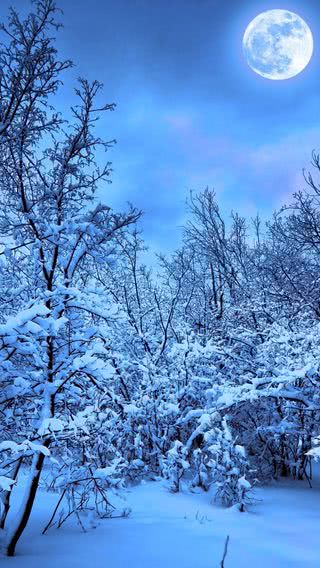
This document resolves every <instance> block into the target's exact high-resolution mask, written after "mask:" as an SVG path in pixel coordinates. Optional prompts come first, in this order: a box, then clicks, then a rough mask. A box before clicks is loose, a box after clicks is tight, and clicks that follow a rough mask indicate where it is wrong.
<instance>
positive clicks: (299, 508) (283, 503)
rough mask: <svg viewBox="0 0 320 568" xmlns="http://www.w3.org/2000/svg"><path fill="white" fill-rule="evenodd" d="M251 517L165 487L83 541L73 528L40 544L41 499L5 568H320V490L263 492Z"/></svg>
mask: <svg viewBox="0 0 320 568" xmlns="http://www.w3.org/2000/svg"><path fill="white" fill-rule="evenodd" d="M256 496H257V497H258V498H259V499H262V500H261V501H259V502H256V503H255V504H254V506H253V507H252V508H251V511H250V512H249V513H242V514H241V513H239V512H238V511H235V510H225V509H221V508H219V507H217V506H215V505H212V504H211V503H210V496H209V495H208V494H203V493H202V494H187V493H183V494H171V493H169V492H168V490H167V489H166V487H165V486H164V484H163V483H162V482H148V483H146V484H142V485H140V486H138V487H136V488H134V489H132V490H131V491H129V492H127V493H126V502H125V503H124V504H123V506H129V507H131V508H132V514H131V516H130V517H129V518H127V519H114V520H105V521H101V522H100V523H99V525H98V527H97V528H96V529H90V530H89V531H88V532H86V533H83V532H81V531H80V530H79V528H78V527H77V526H74V525H73V524H70V525H69V526H68V525H64V526H63V528H61V529H59V530H56V529H52V530H50V531H49V533H48V534H46V535H45V536H42V535H41V534H39V533H41V529H42V528H43V527H44V525H45V524H46V522H47V520H48V517H49V516H50V511H51V507H52V504H53V503H54V502H55V499H53V497H52V496H51V495H46V494H45V493H41V496H40V498H39V499H38V503H37V506H36V509H35V511H34V513H33V517H32V521H31V523H30V526H29V528H28V530H27V531H26V533H25V535H24V537H23V539H22V540H21V541H20V543H19V546H18V555H17V557H15V558H13V559H11V558H0V560H1V568H8V567H10V568H40V567H41V568H44V567H45V568H56V567H59V568H85V567H86V568H91V567H92V568H129V567H130V568H218V566H219V561H220V559H221V556H222V551H223V547H224V541H225V538H226V535H230V545H229V553H228V556H227V560H226V564H225V565H226V568H244V567H246V568H251V567H255V568H256V567H257V568H265V567H268V568H269V567H270V568H271V567H272V568H286V567H288V568H304V567H309V568H319V567H320V484H319V483H318V484H316V485H315V487H314V488H313V489H309V488H308V486H307V484H306V483H304V482H296V483H292V482H286V481H285V482H280V483H277V484H274V485H273V486H270V487H267V488H263V489H258V490H257V491H256Z"/></svg>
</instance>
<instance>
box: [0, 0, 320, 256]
mask: <svg viewBox="0 0 320 568" xmlns="http://www.w3.org/2000/svg"><path fill="white" fill-rule="evenodd" d="M58 3H59V6H60V7H61V8H62V9H63V11H64V18H63V21H64V29H63V30H61V31H60V32H59V37H58V42H57V45H58V48H59V49H60V51H61V54H62V56H64V57H68V58H71V59H73V61H74V62H75V64H76V67H75V68H74V69H73V70H72V71H71V72H69V73H68V75H66V76H65V78H64V86H63V88H62V90H61V92H60V95H59V99H58V106H59V108H60V109H61V110H63V109H64V108H67V107H68V106H69V105H70V104H71V102H72V97H73V94H72V87H73V84H74V81H75V78H76V77H77V76H79V75H81V76H85V77H88V78H89V79H94V78H97V79H99V80H100V81H102V82H103V83H104V86H105V90H104V92H105V100H106V101H107V102H115V103H117V109H116V112H115V113H112V114H109V115H108V116H106V117H105V118H104V119H103V122H102V123H101V125H100V127H99V128H100V129H101V134H103V135H106V137H107V138H116V139H117V141H118V143H117V145H116V147H115V148H114V149H113V150H112V151H111V153H110V155H109V158H110V159H111V160H112V162H113V168H114V173H113V184H112V185H111V186H107V187H106V188H103V189H101V198H102V199H103V200H104V201H106V202H108V203H109V204H111V205H112V206H114V207H115V208H118V209H120V208H123V207H124V206H125V204H126V202H127V201H130V202H132V203H133V204H134V205H136V206H137V207H140V208H142V209H143V210H144V211H145V216H144V219H143V228H144V233H145V238H146V241H147V243H148V244H149V245H150V246H151V248H152V249H154V250H163V251H169V250H172V249H173V248H175V247H176V246H177V245H178V244H179V233H180V229H179V227H180V226H181V225H182V224H183V222H184V220H185V218H186V208H185V201H186V198H187V196H188V193H189V191H190V190H191V189H192V190H194V191H200V190H202V189H204V188H205V187H206V186H209V187H210V188H215V190H216V193H217V196H218V200H219V203H220V205H221V207H222V209H223V210H224V211H225V212H228V211H230V210H231V209H234V210H237V211H239V212H240V213H241V214H244V215H247V216H253V215H255V213H256V212H258V211H259V212H260V213H261V214H262V215H263V216H267V215H268V214H270V213H271V212H272V211H273V210H274V209H275V208H277V207H279V206H280V205H281V204H283V203H284V202H285V201H288V200H289V195H290V194H291V193H292V192H293V191H295V190H298V189H301V188H302V187H303V179H302V175H301V169H302V168H303V167H304V166H306V167H308V164H309V162H310V154H311V151H312V149H313V148H315V149H317V148H318V149H319V150H320V128H319V126H320V112H319V108H320V34H319V29H320V5H319V2H318V0H304V1H303V2H302V0H300V1H298V0H286V1H284V2H280V3H279V2H272V1H270V0H265V1H263V0H261V1H260V0H241V1H240V0H229V1H222V0H90V1H88V0H60V2H58ZM9 4H14V5H15V6H16V7H17V8H19V9H21V10H23V11H25V9H26V8H27V7H28V1H27V0H12V1H11V2H9V0H1V6H0V17H1V19H3V18H4V17H5V15H6V12H7V7H8V5H9ZM272 8H284V9H287V10H291V11H293V12H296V13H298V14H299V15H300V16H302V17H303V18H304V19H305V20H306V21H307V23H308V24H309V26H310V27H311V29H312V32H313V34H314V41H315V52H314V56H313V59H312V61H311V63H310V65H309V66H308V68H307V69H306V70H305V71H304V72H303V73H301V74H300V75H298V76H297V77H295V78H293V79H290V80H288V81H270V80H268V79H264V78H263V77H261V76H258V75H256V74H255V73H253V72H252V71H251V70H250V69H249V67H248V66H247V63H246V61H245V59H244V57H243V54H242V37H243V33H244V31H245V29H246V26H247V24H248V23H249V22H250V21H251V20H252V19H253V18H254V17H255V16H256V15H257V14H259V13H260V12H262V11H264V10H267V9H272Z"/></svg>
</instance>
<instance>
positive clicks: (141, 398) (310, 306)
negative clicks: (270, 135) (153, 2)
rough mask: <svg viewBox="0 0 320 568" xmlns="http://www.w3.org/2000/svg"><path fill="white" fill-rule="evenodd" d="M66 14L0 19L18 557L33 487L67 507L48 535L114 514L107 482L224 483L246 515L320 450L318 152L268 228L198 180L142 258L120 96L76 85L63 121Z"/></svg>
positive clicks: (224, 499) (6, 341) (5, 302)
mask: <svg viewBox="0 0 320 568" xmlns="http://www.w3.org/2000/svg"><path fill="white" fill-rule="evenodd" d="M60 19H61V16H60V13H59V11H58V9H57V8H56V5H55V3H54V1H53V0H37V1H36V3H35V4H33V5H32V6H31V8H30V13H29V15H27V16H26V17H25V18H24V19H22V18H21V17H20V16H19V14H18V13H17V12H15V11H14V10H11V12H10V13H9V17H8V22H7V24H4V25H3V26H2V28H1V32H2V37H3V38H4V40H3V43H2V44H1V46H0V69H1V71H0V180H1V181H0V183H1V208H0V235H1V237H0V239H1V240H0V242H1V249H0V263H1V272H0V303H1V310H0V314H1V316H0V317H1V325H0V367H1V372H0V527H1V529H3V530H1V531H0V533H1V534H3V535H4V551H5V554H6V555H8V556H13V555H14V554H15V552H16V549H17V550H18V549H19V540H20V537H21V536H22V535H23V533H24V530H25V529H26V527H27V526H28V523H29V520H30V516H31V514H32V510H33V506H34V503H35V502H36V499H37V496H38V495H39V491H40V487H45V489H46V491H48V492H50V493H52V494H54V495H55V503H56V504H55V506H54V508H53V509H52V511H51V513H52V514H51V517H50V518H49V519H47V521H48V523H47V526H46V527H45V531H44V532H48V531H49V529H51V527H56V526H62V525H64V523H67V522H69V521H68V520H69V519H70V518H74V519H75V520H76V521H77V523H78V524H79V525H80V528H81V526H82V525H83V523H84V520H83V519H84V515H85V514H86V513H88V511H90V512H91V514H93V515H94V516H96V517H100V518H107V517H112V516H113V511H114V505H113V492H114V491H117V490H121V489H122V488H124V487H128V486H135V485H137V484H139V483H140V482H141V480H144V481H148V480H153V479H159V478H162V479H164V480H166V483H167V487H168V489H169V490H170V491H171V492H173V493H178V492H179V491H180V490H181V488H184V490H185V488H189V489H190V490H194V489H195V488H200V489H201V490H202V491H203V492H207V491H209V490H212V488H214V500H215V501H216V502H217V503H219V504H220V505H222V506H223V507H235V508H236V509H237V510H238V512H239V513H241V512H246V511H247V510H250V507H251V504H252V503H253V502H254V499H255V490H256V487H258V486H260V485H264V484H268V483H270V482H273V480H279V479H281V478H291V479H292V480H295V481H294V483H297V484H298V483H299V482H301V480H306V482H307V483H308V484H309V485H310V487H311V486H312V484H313V462H314V461H315V460H316V458H317V456H319V455H320V438H319V436H320V427H319V415H320V374H319V361H320V185H319V181H320V157H319V155H318V154H317V153H316V152H313V154H312V167H310V171H309V170H308V169H307V170H306V171H305V172H304V179H303V177H302V178H301V182H302V183H301V185H302V186H303V189H302V190H301V191H298V190H297V193H295V194H294V195H292V197H291V198H290V199H288V204H287V205H286V206H284V207H282V208H281V209H280V210H278V211H276V212H275V213H274V215H273V216H272V217H271V218H270V219H269V220H268V221H267V222H265V221H262V220H261V219H260V218H259V217H255V218H253V219H246V218H243V217H241V216H240V215H238V214H237V213H236V212H231V213H230V214H229V215H227V216H226V215H225V214H223V213H222V212H221V208H220V207H219V204H218V201H217V199H216V195H215V192H214V190H212V189H210V188H204V189H203V191H200V192H199V193H195V192H191V193H190V195H189V198H188V202H187V204H186V208H187V211H188V221H187V222H186V224H185V226H184V227H183V228H182V229H181V231H182V240H181V242H182V245H181V247H180V248H179V249H178V250H176V252H174V253H173V254H161V255H158V257H157V261H156V264H155V265H154V266H153V267H152V268H150V267H148V266H146V265H145V263H144V260H143V259H144V252H145V248H146V243H145V242H144V239H143V233H142V231H141V218H142V215H143V213H142V212H141V211H139V210H138V209H136V208H135V207H134V206H128V208H127V210H125V211H122V212H115V211H113V210H112V209H111V208H110V207H109V206H108V204H107V203H108V184H109V183H110V182H111V180H112V169H111V162H110V161H109V156H112V146H113V143H114V142H113V141H110V140H108V139H106V140H104V139H101V138H100V137H99V136H98V135H97V134H96V129H95V126H96V124H97V121H99V120H100V119H103V120H105V118H104V115H105V113H109V112H112V111H114V110H115V111H116V109H115V105H114V104H112V103H108V104H105V102H103V101H104V98H105V92H104V90H103V87H102V85H101V84H100V83H99V82H98V81H94V82H92V83H90V82H88V81H87V80H86V79H84V78H81V79H79V81H78V84H77V85H76V86H75V93H74V103H73V106H72V108H71V110H70V113H69V114H68V116H63V115H61V114H60V113H59V112H57V110H56V108H55V96H56V93H57V92H58V90H59V88H60V84H61V81H63V77H64V75H65V73H67V72H68V70H69V69H70V68H71V66H72V63H71V61H63V60H60V58H59V53H58V52H57V49H56V47H55V43H54V39H53V38H54V37H55V35H56V33H60V32H59V31H58V28H59V27H60ZM101 101H102V102H101ZM116 112H117V111H116ZM102 150H103V151H106V153H107V158H106V161H105V163H104V164H101V161H100V159H99V160H98V159H97V155H98V154H99V156H100V155H101V151H102ZM311 150H312V149H310V151H311ZM141 177H142V179H143V172H141ZM101 188H104V194H105V198H104V200H103V202H102V203H100V202H99V201H98V199H97V192H98V191H99V192H101ZM169 230H170V227H168V231H169ZM318 442H319V444H318ZM21 484H22V485H23V487H24V496H23V497H22V498H21V502H20V503H19V512H18V513H17V514H16V515H14V517H11V518H10V510H11V506H12V503H11V501H12V495H13V494H14V491H15V489H16V487H19V486H20V485H21ZM126 514H127V512H126V511H124V512H123V515H124V516H126ZM128 514H129V513H128ZM241 518H242V515H240V514H239V522H241ZM109 522H113V521H111V520H110V521H109ZM222 565H223V564H221V566H222Z"/></svg>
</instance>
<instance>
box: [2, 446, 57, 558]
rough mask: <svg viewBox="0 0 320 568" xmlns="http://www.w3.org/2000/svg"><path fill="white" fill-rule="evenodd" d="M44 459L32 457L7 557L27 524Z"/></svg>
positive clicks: (11, 533) (13, 549) (12, 554)
mask: <svg viewBox="0 0 320 568" xmlns="http://www.w3.org/2000/svg"><path fill="white" fill-rule="evenodd" d="M43 445H44V446H45V447H46V448H48V447H49V445H50V440H45V441H44V442H43ZM44 458H45V456H44V454H42V453H39V454H35V455H34V456H33V460H32V466H31V472H30V477H29V480H28V484H27V487H26V492H25V497H24V500H23V504H22V506H21V509H20V511H19V513H18V515H17V518H16V520H15V526H13V529H12V530H11V531H10V533H9V542H8V545H7V549H6V554H7V556H14V554H15V550H16V546H17V542H18V540H19V539H20V537H21V535H22V533H23V531H24V529H25V528H26V525H27V523H28V520H29V517H30V514H31V511H32V507H33V504H34V500H35V497H36V494H37V490H38V487H39V480H40V475H41V471H42V467H43V462H44Z"/></svg>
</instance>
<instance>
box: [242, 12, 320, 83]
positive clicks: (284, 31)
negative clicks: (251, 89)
mask: <svg viewBox="0 0 320 568" xmlns="http://www.w3.org/2000/svg"><path fill="white" fill-rule="evenodd" d="M243 51H244V54H245V56H246V59H247V62H248V65H249V66H250V67H251V69H253V71H255V72H256V73H258V74H259V75H262V77H266V78H267V79H272V80H275V81H279V80H283V79H291V78H292V77H295V75H298V74H299V73H301V71H303V69H305V67H306V66H307V65H308V63H309V62H310V59H311V57H312V54H313V36H312V32H311V30H310V28H309V26H308V25H307V24H306V22H305V21H304V20H303V19H302V18H301V17H300V16H298V15H297V14H294V13H293V12H289V11H288V10H267V11H266V12H262V14H259V15H258V16H257V17H256V18H254V20H252V22H251V23H250V24H249V25H248V27H247V29H246V31H245V34H244V37H243Z"/></svg>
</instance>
